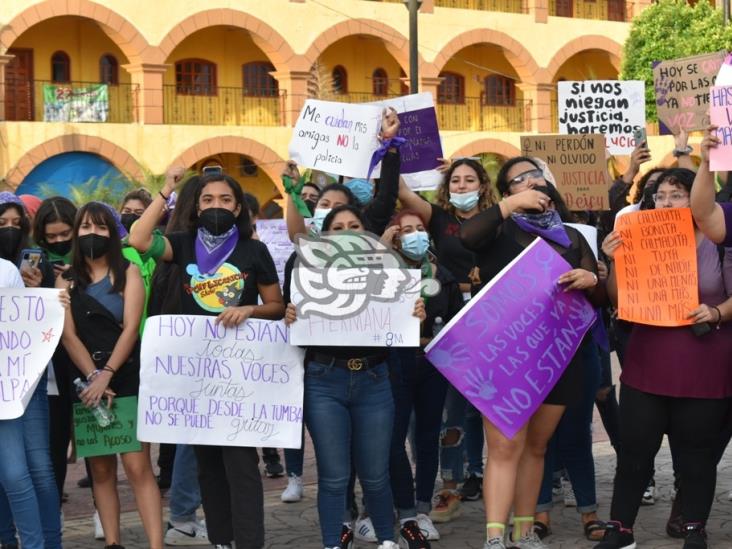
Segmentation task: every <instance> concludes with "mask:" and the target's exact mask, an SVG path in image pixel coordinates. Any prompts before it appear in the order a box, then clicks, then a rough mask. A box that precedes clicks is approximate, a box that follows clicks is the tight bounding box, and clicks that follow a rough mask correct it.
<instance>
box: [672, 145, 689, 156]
mask: <svg viewBox="0 0 732 549" xmlns="http://www.w3.org/2000/svg"><path fill="white" fill-rule="evenodd" d="M693 150H694V149H693V147H692V146H691V145H687V146H686V147H684V148H683V149H674V152H673V153H672V154H673V155H674V156H675V157H676V158H678V157H679V156H684V155H687V154H691V151H693Z"/></svg>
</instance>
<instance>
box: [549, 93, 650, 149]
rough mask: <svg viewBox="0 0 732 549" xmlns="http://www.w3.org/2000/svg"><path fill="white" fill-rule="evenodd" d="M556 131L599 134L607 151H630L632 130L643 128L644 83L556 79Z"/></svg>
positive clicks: (644, 116) (633, 145) (632, 144)
mask: <svg viewBox="0 0 732 549" xmlns="http://www.w3.org/2000/svg"><path fill="white" fill-rule="evenodd" d="M557 86H558V98H559V101H558V102H559V133H564V134H575V133H599V134H602V135H604V136H605V141H606V146H607V148H608V149H609V150H610V154H630V153H631V152H632V151H633V149H634V148H635V138H634V137H633V131H634V130H636V129H638V128H645V127H646V97H645V86H646V84H645V82H644V81H642V80H587V81H580V82H569V81H565V82H559V83H558V84H557Z"/></svg>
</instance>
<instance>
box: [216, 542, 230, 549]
mask: <svg viewBox="0 0 732 549" xmlns="http://www.w3.org/2000/svg"><path fill="white" fill-rule="evenodd" d="M214 549H233V548H232V547H231V545H229V544H228V543H223V544H221V543H219V544H216V545H214Z"/></svg>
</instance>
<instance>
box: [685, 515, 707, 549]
mask: <svg viewBox="0 0 732 549" xmlns="http://www.w3.org/2000/svg"><path fill="white" fill-rule="evenodd" d="M684 549H707V532H706V530H705V529H704V525H703V524H702V523H700V522H688V523H686V524H684Z"/></svg>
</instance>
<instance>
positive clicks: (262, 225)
mask: <svg viewBox="0 0 732 549" xmlns="http://www.w3.org/2000/svg"><path fill="white" fill-rule="evenodd" d="M257 235H259V240H261V241H262V242H264V243H265V244H266V245H267V249H268V250H269V253H270V254H272V259H273V260H274V264H275V268H276V269H277V277H278V278H279V279H280V288H281V287H282V285H283V284H284V283H285V264H286V263H287V260H288V259H289V258H290V256H291V255H292V252H294V251H295V246H293V244H292V242H291V241H290V236H289V234H288V233H287V222H286V221H285V220H284V219H259V220H257Z"/></svg>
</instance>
